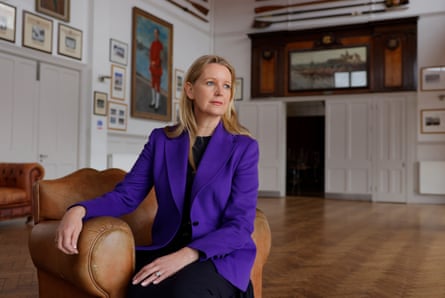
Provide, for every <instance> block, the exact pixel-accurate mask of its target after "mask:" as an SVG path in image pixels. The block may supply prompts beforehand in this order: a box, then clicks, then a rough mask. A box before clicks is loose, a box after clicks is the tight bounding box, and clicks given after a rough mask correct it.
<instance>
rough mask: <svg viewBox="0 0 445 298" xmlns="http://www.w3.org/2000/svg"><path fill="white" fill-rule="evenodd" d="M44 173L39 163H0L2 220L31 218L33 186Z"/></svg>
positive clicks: (0, 210)
mask: <svg viewBox="0 0 445 298" xmlns="http://www.w3.org/2000/svg"><path fill="white" fill-rule="evenodd" d="M44 175H45V170H44V169H43V167H42V166H41V165H40V164H38V163H0V220H6V219H13V218H17V217H24V216H28V221H29V220H30V219H31V205H32V194H33V193H32V186H33V184H34V183H35V182H36V181H38V180H40V179H43V176H44Z"/></svg>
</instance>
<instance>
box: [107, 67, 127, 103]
mask: <svg viewBox="0 0 445 298" xmlns="http://www.w3.org/2000/svg"><path fill="white" fill-rule="evenodd" d="M126 80H127V76H126V70H125V68H123V67H121V66H118V65H115V64H112V65H111V84H110V97H111V98H113V99H121V100H124V99H125V82H126Z"/></svg>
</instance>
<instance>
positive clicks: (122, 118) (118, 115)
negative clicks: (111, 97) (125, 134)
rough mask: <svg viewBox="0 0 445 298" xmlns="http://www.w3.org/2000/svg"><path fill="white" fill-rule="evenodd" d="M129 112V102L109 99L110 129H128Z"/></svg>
mask: <svg viewBox="0 0 445 298" xmlns="http://www.w3.org/2000/svg"><path fill="white" fill-rule="evenodd" d="M127 114H128V106H127V104H124V103H118V102H112V101H109V102H108V129H113V130H127Z"/></svg>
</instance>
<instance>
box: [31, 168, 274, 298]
mask: <svg viewBox="0 0 445 298" xmlns="http://www.w3.org/2000/svg"><path fill="white" fill-rule="evenodd" d="M124 175H125V172H124V171H122V170H118V169H108V170H104V171H96V170H94V169H81V170H78V171H76V172H74V173H72V174H70V175H68V176H66V177H63V178H59V179H55V180H43V181H40V182H38V183H36V185H35V188H34V193H35V200H34V206H33V214H34V222H35V226H34V227H33V229H32V231H31V234H30V239H29V250H30V253H31V258H32V260H33V262H34V265H35V266H36V268H37V275H38V282H39V297H41V298H45V297H66V298H70V297H73V298H74V297H76V298H81V297H124V296H125V294H124V293H125V288H126V285H127V284H128V282H129V280H130V278H131V275H132V272H133V268H134V246H135V243H136V245H140V244H149V243H150V241H151V234H150V231H151V224H152V221H153V218H154V216H155V214H156V211H157V204H156V197H155V193H154V191H153V190H152V191H151V192H150V193H149V194H148V196H147V198H146V199H145V200H144V202H143V203H142V204H141V205H140V206H139V207H138V209H136V210H135V211H134V212H133V213H131V214H128V215H126V216H123V217H122V218H113V217H98V218H94V219H92V220H88V221H86V222H85V224H84V228H83V230H82V233H81V235H80V239H79V243H78V246H79V251H80V254H79V255H77V256H68V255H65V254H63V253H62V252H60V251H59V250H57V249H56V247H55V243H54V238H55V232H56V229H57V226H58V223H59V220H60V219H61V218H62V216H63V214H64V212H65V210H66V208H67V207H68V206H70V205H72V204H73V203H75V202H78V201H81V200H86V199H89V198H93V197H96V196H98V195H100V194H102V193H104V192H106V191H108V190H111V189H113V187H114V186H115V185H116V183H118V182H119V181H120V180H122V179H123V176H124ZM252 237H253V239H254V241H255V243H256V245H257V248H258V252H257V257H256V260H255V264H254V268H253V270H252V274H251V278H252V282H253V285H254V291H255V297H256V298H261V290H262V288H261V287H262V271H263V266H264V263H265V262H266V260H267V257H268V255H269V251H270V245H271V236H270V229H269V225H268V222H267V219H266V217H265V215H264V214H263V213H262V212H261V211H260V210H258V209H257V218H256V220H255V231H254V233H253V235H252Z"/></svg>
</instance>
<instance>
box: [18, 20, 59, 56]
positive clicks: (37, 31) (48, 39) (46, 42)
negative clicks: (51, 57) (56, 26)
mask: <svg viewBox="0 0 445 298" xmlns="http://www.w3.org/2000/svg"><path fill="white" fill-rule="evenodd" d="M22 44H23V46H24V47H27V48H32V49H36V50H39V51H42V52H46V53H50V54H51V53H52V45H53V21H52V20H49V19H46V18H43V17H40V16H38V15H35V14H33V13H30V12H27V11H23V36H22Z"/></svg>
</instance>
